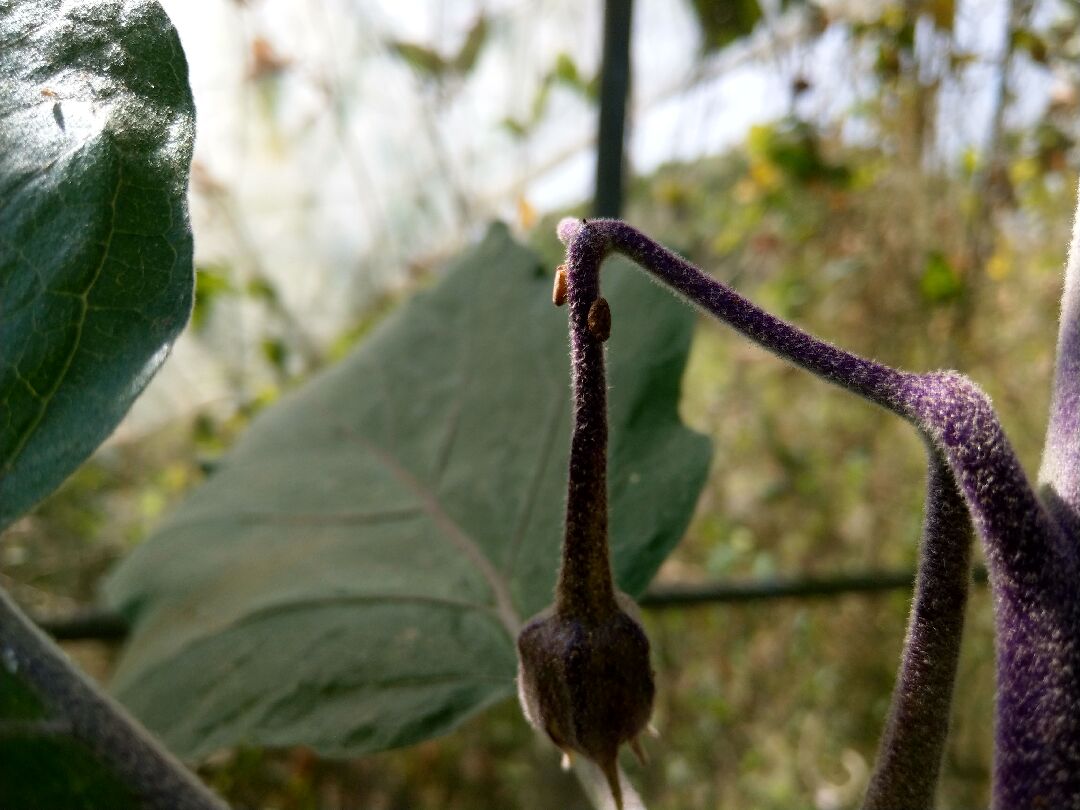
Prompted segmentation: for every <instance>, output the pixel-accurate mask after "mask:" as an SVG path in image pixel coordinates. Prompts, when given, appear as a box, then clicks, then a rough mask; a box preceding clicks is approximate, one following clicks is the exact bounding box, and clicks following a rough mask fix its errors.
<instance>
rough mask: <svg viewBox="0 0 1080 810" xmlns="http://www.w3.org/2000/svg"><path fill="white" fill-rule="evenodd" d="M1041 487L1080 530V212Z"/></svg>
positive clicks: (1057, 512) (1057, 513)
mask: <svg viewBox="0 0 1080 810" xmlns="http://www.w3.org/2000/svg"><path fill="white" fill-rule="evenodd" d="M1039 483H1040V484H1041V485H1042V487H1043V493H1044V496H1045V500H1046V502H1047V505H1048V506H1049V508H1050V509H1051V510H1052V511H1053V513H1054V517H1055V518H1057V519H1058V521H1059V522H1061V523H1062V524H1063V525H1065V526H1067V527H1069V529H1070V533H1071V534H1074V535H1075V534H1076V533H1077V530H1078V529H1080V207H1078V209H1077V218H1076V220H1075V222H1074V223H1073V234H1072V244H1071V245H1070V246H1069V259H1068V262H1067V263H1066V265H1065V289H1064V291H1063V292H1062V296H1061V322H1060V326H1059V329H1058V345H1057V365H1056V368H1055V370H1054V387H1053V395H1052V399H1051V403H1050V422H1049V424H1048V425H1047V429H1046V442H1045V444H1044V445H1043V457H1042V466H1041V468H1040V469H1039Z"/></svg>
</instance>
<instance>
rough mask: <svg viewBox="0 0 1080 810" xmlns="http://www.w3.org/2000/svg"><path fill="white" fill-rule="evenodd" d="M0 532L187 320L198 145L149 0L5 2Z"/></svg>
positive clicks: (93, 434) (131, 389)
mask: <svg viewBox="0 0 1080 810" xmlns="http://www.w3.org/2000/svg"><path fill="white" fill-rule="evenodd" d="M0 88H3V89H2V91H0V529H2V528H3V527H4V526H6V525H8V524H9V523H11V521H12V520H14V519H15V518H16V517H18V515H19V514H21V513H22V512H24V511H25V510H26V509H28V508H29V507H30V506H32V505H33V504H34V503H35V502H36V501H38V500H40V499H41V498H42V497H44V496H45V495H47V494H48V493H49V492H51V491H52V490H53V489H54V488H56V486H58V485H59V484H60V482H61V481H63V479H64V478H65V477H66V476H67V475H68V474H69V473H70V472H71V471H72V470H73V469H74V468H75V467H76V466H77V465H78V464H79V463H80V462H81V461H83V460H84V459H85V458H86V457H87V456H88V455H89V454H90V453H91V452H92V451H93V450H94V448H96V447H97V446H98V445H99V444H100V443H101V442H102V441H103V440H104V439H105V437H106V436H108V435H109V433H110V432H111V431H112V430H113V428H114V427H116V424H117V422H119V421H120V419H121V417H122V416H123V415H124V413H125V412H126V411H127V409H128V408H129V407H130V405H131V403H132V401H133V400H134V399H135V397H136V396H137V395H138V394H139V392H140V391H141V390H142V388H143V386H145V384H146V382H147V380H148V379H149V378H150V376H151V375H152V374H153V372H154V371H155V370H156V369H157V367H158V366H159V365H160V364H161V362H162V361H163V360H164V358H165V355H166V354H167V352H168V349H169V346H170V344H171V343H172V341H173V339H174V338H175V337H176V335H177V333H178V332H179V331H180V329H181V328H182V327H183V325H184V323H185V322H186V320H187V317H188V313H189V311H190V309H191V291H192V286H193V275H192V263H191V230H190V227H189V225H188V216H187V205H186V188H187V177H188V167H189V164H190V162H191V145H192V136H193V132H194V114H195V111H194V106H193V104H192V100H191V92H190V89H189V87H188V82H187V65H186V63H185V61H184V55H183V52H182V51H181V49H180V43H179V40H178V39H177V36H176V32H175V30H174V29H173V28H172V25H171V24H170V23H169V20H168V18H167V17H166V16H165V14H164V12H163V11H162V10H161V8H160V7H159V6H158V5H157V4H156V3H153V2H147V0H128V2H104V0H96V1H94V0H83V1H82V2H61V0H0Z"/></svg>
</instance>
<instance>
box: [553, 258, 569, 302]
mask: <svg viewBox="0 0 1080 810" xmlns="http://www.w3.org/2000/svg"><path fill="white" fill-rule="evenodd" d="M551 303H553V304H554V305H555V306H557V307H561V306H562V305H563V304H565V303H566V265H565V264H560V265H559V267H558V269H557V270H556V271H555V286H554V287H553V288H552V290H551Z"/></svg>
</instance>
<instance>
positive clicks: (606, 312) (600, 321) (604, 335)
mask: <svg viewBox="0 0 1080 810" xmlns="http://www.w3.org/2000/svg"><path fill="white" fill-rule="evenodd" d="M588 323H589V331H590V332H592V333H593V336H594V337H595V338H596V339H597V340H599V341H600V342H601V343H604V342H606V341H607V339H608V338H609V337H611V307H609V306H608V302H607V300H606V299H604V298H597V299H596V300H595V301H593V302H592V306H591V307H589V318H588Z"/></svg>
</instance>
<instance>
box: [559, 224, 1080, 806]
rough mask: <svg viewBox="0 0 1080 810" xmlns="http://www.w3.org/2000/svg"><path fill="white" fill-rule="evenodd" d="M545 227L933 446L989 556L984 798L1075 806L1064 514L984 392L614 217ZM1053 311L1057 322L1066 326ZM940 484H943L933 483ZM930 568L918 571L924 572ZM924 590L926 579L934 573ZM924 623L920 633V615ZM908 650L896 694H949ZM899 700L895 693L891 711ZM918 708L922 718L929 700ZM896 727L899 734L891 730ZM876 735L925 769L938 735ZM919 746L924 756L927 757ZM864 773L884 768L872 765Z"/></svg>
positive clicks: (1076, 660)
mask: <svg viewBox="0 0 1080 810" xmlns="http://www.w3.org/2000/svg"><path fill="white" fill-rule="evenodd" d="M558 232H559V236H560V238H562V239H563V240H564V241H565V242H567V244H568V249H569V253H570V255H571V256H574V255H575V254H578V255H583V256H585V255H587V256H588V257H589V259H590V261H596V262H597V264H598V263H599V261H600V260H602V258H603V257H604V256H605V255H607V254H608V253H610V252H612V251H618V252H620V253H624V254H625V255H627V256H629V257H630V258H631V259H633V260H634V261H636V262H637V263H638V264H640V265H641V266H642V267H644V268H645V269H646V270H647V271H649V272H650V273H652V274H653V275H655V276H656V277H657V278H658V279H659V280H660V281H662V282H663V283H665V284H667V285H669V286H671V287H673V288H674V289H675V290H677V291H678V292H680V293H681V294H682V295H684V296H686V297H687V298H688V299H689V300H690V301H691V302H693V303H694V304H696V305H698V306H700V307H701V308H703V309H705V310H706V311H708V312H709V313H711V314H712V315H714V316H715V317H717V318H718V319H719V320H721V321H723V322H724V323H726V324H728V325H729V326H731V327H733V328H734V329H736V330H737V331H739V332H741V333H742V334H743V335H745V336H746V337H749V338H750V339H751V340H753V341H755V342H756V343H759V344H760V345H762V346H764V347H765V348H767V349H769V350H770V351H772V352H774V353H775V354H777V355H779V356H780V357H783V358H785V359H787V360H789V361H791V362H793V363H795V364H797V365H799V366H802V367H803V368H805V369H807V370H809V371H811V372H813V373H814V374H816V375H818V376H820V377H822V378H824V379H826V380H828V381H829V382H832V383H834V384H836V385H839V386H841V387H843V388H847V389H848V390H851V391H854V392H855V393H857V394H859V395H861V396H863V397H865V398H866V399H869V400H870V401H872V402H876V403H877V404H879V405H881V406H883V407H885V408H887V409H889V410H890V411H892V412H893V413H896V414H897V415H899V416H902V417H903V418H905V419H906V420H908V421H909V422H911V423H912V424H913V425H914V426H915V427H916V428H917V429H918V430H919V431H920V433H921V434H922V435H923V437H924V438H925V440H926V441H927V443H928V446H929V448H930V452H931V455H932V456H935V455H938V454H940V455H941V457H943V458H944V459H945V461H946V463H947V465H948V471H949V473H950V475H951V478H952V480H953V482H954V483H953V485H954V486H955V487H956V489H957V491H958V492H959V493H960V494H962V496H963V499H964V501H965V502H966V504H967V508H968V509H969V510H970V514H971V516H972V518H973V520H974V524H975V528H976V530H977V531H978V533H979V536H980V538H981V540H982V544H983V548H984V551H985V554H986V558H987V563H988V566H989V569H990V580H991V586H992V588H993V594H994V613H995V625H996V631H997V651H998V655H997V658H998V704H997V724H996V752H995V766H994V773H995V785H994V807H995V808H1000V809H1001V810H1012V809H1013V808H1038V807H1046V808H1077V810H1080V650H1078V646H1080V645H1078V643H1077V642H1078V639H1080V587H1078V586H1077V574H1078V573H1080V572H1078V571H1077V567H1078V566H1077V556H1076V549H1075V546H1074V543H1073V542H1072V537H1070V536H1066V534H1065V531H1064V530H1063V526H1067V525H1069V524H1067V523H1063V522H1061V521H1058V520H1055V519H1052V518H1051V517H1050V515H1049V513H1048V512H1047V511H1046V510H1045V509H1044V508H1043V506H1042V504H1041V503H1040V501H1039V500H1038V498H1037V497H1036V496H1035V493H1034V491H1033V490H1032V488H1031V486H1030V484H1029V483H1028V481H1027V478H1026V476H1025V475H1024V472H1023V470H1022V469H1021V467H1020V464H1019V462H1018V461H1017V459H1016V455H1015V453H1014V452H1013V450H1012V448H1011V447H1010V445H1009V443H1008V440H1007V439H1006V437H1005V435H1004V432H1003V431H1002V429H1001V425H1000V423H999V421H998V419H997V416H996V414H995V413H994V411H993V408H992V406H991V404H990V400H989V398H988V397H987V396H986V395H985V394H984V393H983V392H982V391H981V390H979V388H978V387H977V386H976V385H975V384H974V383H972V382H971V381H970V380H968V379H967V378H966V377H964V376H963V375H961V374H958V373H956V372H931V373H927V374H909V373H905V372H901V371H897V370H895V369H891V368H889V367H888V366H884V365H882V364H880V363H876V362H874V361H872V360H867V359H865V358H862V357H858V356H857V355H854V354H851V353H849V352H846V351H843V350H842V349H839V348H837V347H835V346H833V345H831V344H829V343H826V342H824V341H821V340H818V339H817V338H815V337H813V336H811V335H809V334H807V333H806V332H803V331H802V330H800V329H797V328H795V327H793V326H791V325H790V324H787V323H785V322H784V321H782V320H780V319H778V318H775V317H773V316H772V315H769V314H768V313H767V312H765V311H764V310H762V309H761V308H759V307H757V306H755V305H754V304H752V303H750V302H749V301H748V300H747V299H745V298H743V297H742V296H740V295H738V294H737V293H735V292H734V291H732V290H730V289H729V288H728V287H726V286H724V285H723V284H721V283H720V282H718V281H716V280H714V279H712V278H710V277H709V276H707V275H705V274H704V273H702V272H701V271H700V270H698V269H697V268H695V267H694V266H693V265H691V264H690V263H689V262H686V261H685V260H683V259H682V258H680V257H679V256H676V255H675V254H673V253H671V252H670V251H668V250H666V249H664V248H663V247H661V246H660V245H658V244H656V243H655V242H653V241H652V240H651V239H649V238H648V237H646V236H645V235H644V234H642V233H640V232H639V231H637V230H635V229H634V228H631V227H630V226H629V225H626V224H624V223H622V222H618V221H615V220H592V221H589V222H588V223H585V222H582V221H574V220H563V221H562V222H561V223H560V224H559V229H558ZM1075 255H1076V254H1075V251H1074V256H1075ZM1072 286H1073V285H1072V284H1071V283H1070V284H1067V292H1066V299H1067V300H1066V306H1065V313H1064V314H1063V333H1067V334H1068V338H1067V339H1065V340H1063V353H1064V354H1066V355H1070V356H1069V357H1066V358H1065V360H1063V361H1062V363H1063V365H1059V383H1058V386H1057V389H1056V391H1055V401H1059V400H1060V401H1062V402H1063V403H1064V404H1063V405H1062V409H1061V413H1062V416H1061V417H1060V419H1061V420H1062V421H1061V427H1060V429H1058V430H1057V431H1055V423H1054V422H1052V423H1051V434H1052V435H1055V436H1057V435H1060V436H1061V439H1060V441H1061V442H1062V443H1063V444H1064V445H1065V446H1066V450H1067V453H1072V454H1073V455H1068V454H1067V453H1065V452H1064V451H1062V452H1063V455H1061V456H1060V458H1061V459H1063V460H1062V461H1061V462H1060V465H1061V466H1062V467H1063V469H1067V470H1068V471H1069V472H1070V475H1072V474H1075V472H1076V470H1077V467H1076V466H1075V462H1076V461H1077V458H1076V457H1075V456H1076V454H1077V453H1078V452H1080V451H1078V450H1077V448H1078V447H1080V443H1077V442H1078V441H1080V440H1078V439H1077V434H1076V431H1075V426H1076V423H1075V421H1069V418H1072V417H1070V415H1071V414H1074V412H1075V398H1076V397H1077V396H1078V394H1077V391H1080V378H1078V377H1077V376H1076V374H1075V372H1074V370H1070V369H1072V368H1073V367H1072V366H1069V365H1067V364H1068V363H1076V362H1077V361H1076V357H1078V356H1080V336H1078V335H1077V334H1076V333H1075V332H1069V331H1068V330H1069V329H1075V318H1074V317H1073V316H1072V314H1070V313H1072V307H1073V304H1072V302H1071V299H1070V293H1069V290H1071V289H1072ZM1064 324H1069V325H1070V326H1069V327H1068V329H1067V328H1066V326H1065V325H1064ZM1069 341H1072V342H1071V343H1070V342H1069ZM1062 368H1065V369H1066V371H1065V372H1062V371H1061V369H1062ZM1062 376H1064V377H1065V378H1066V382H1065V383H1063V382H1062V381H1061V379H1060V378H1061V377H1062ZM1069 397H1072V398H1073V399H1069ZM1070 442H1073V443H1074V444H1070ZM1070 448H1071V449H1070ZM1057 463H1058V462H1053V463H1051V464H1050V465H1049V466H1050V467H1051V468H1053V467H1054V465H1055V464H1057ZM1046 466H1047V465H1044V469H1045V468H1046ZM940 469H941V471H942V472H943V471H944V468H940ZM1054 480H1055V481H1057V479H1054ZM1069 480H1072V479H1071V478H1069ZM1056 485H1057V486H1059V487H1062V488H1061V489H1059V490H1058V492H1059V495H1060V496H1061V497H1062V498H1063V499H1064V498H1065V497H1066V492H1067V488H1065V487H1063V485H1061V484H1060V483H1057V484H1056ZM942 497H944V498H948V497H949V496H948V494H947V493H944V494H942ZM930 506H931V508H933V505H932V504H931V505H930ZM1070 534H1071V532H1070ZM957 537H958V536H957ZM943 539H944V538H943ZM955 539H957V538H956V537H954V540H955ZM961 542H963V541H961ZM938 553H940V550H933V551H930V550H927V549H924V555H923V560H924V563H926V564H930V561H931V560H932V559H934V558H935V557H936V555H937V554H938ZM938 575H939V574H935V573H932V571H930V570H928V571H927V572H926V576H927V577H929V578H931V579H933V578H934V577H935V576H938ZM920 578H921V579H923V577H922V575H920ZM931 590H933V591H936V585H935V586H934V588H932V589H931ZM950 604H951V610H952V611H953V614H952V615H953V618H952V621H960V618H961V617H962V611H963V600H962V599H959V600H956V601H955V602H953V603H950ZM944 607H945V608H948V607H949V606H948V605H945V606H944ZM916 608H917V609H918V603H917V605H916ZM939 621H940V617H939ZM914 630H915V631H918V630H919V628H918V627H916V628H914ZM924 630H925V631H926V632H929V628H924ZM918 663H919V662H918V660H917V656H905V658H904V660H903V662H902V669H901V673H900V677H899V681H900V683H901V684H904V683H905V682H917V683H920V684H925V686H926V689H927V691H926V693H925V694H923V695H914V694H910V693H907V692H905V691H904V690H903V689H901V690H900V691H899V692H898V695H899V696H900V697H901V698H903V699H906V700H908V701H910V702H917V701H919V700H922V701H925V702H926V703H927V704H928V705H934V706H938V707H941V706H946V705H948V702H949V694H948V691H949V690H945V689H944V688H943V687H942V686H941V684H942V683H944V682H945V681H946V680H949V679H946V678H940V677H936V676H935V677H933V678H928V677H927V673H926V671H922V672H919V671H917V669H918V667H917V664H918ZM924 663H925V662H924ZM931 666H932V668H934V669H938V668H940V671H941V672H942V673H945V674H948V673H949V672H950V671H952V670H954V669H955V660H949V659H946V660H942V661H933V662H931ZM950 678H951V676H950ZM935 690H936V691H935ZM909 710H910V708H909V709H904V708H903V707H895V706H894V712H897V711H909ZM923 716H924V717H925V718H932V716H931V715H930V714H929V713H924V714H923ZM947 725H948V712H946V711H940V712H938V713H937V728H935V729H934V731H933V734H934V735H935V736H937V735H940V736H942V737H943V735H944V733H945V730H946V729H947ZM923 733H924V734H927V733H930V732H929V731H928V730H924V732H923ZM904 739H908V742H907V743H904V742H902V741H903V740H904ZM919 739H920V741H921V740H922V739H924V738H922V737H920V738H919ZM890 740H892V742H891V743H890V742H889V741H890ZM886 743H887V745H889V744H891V745H893V746H894V749H893V750H892V751H891V752H889V754H888V756H889V757H891V758H892V760H893V761H897V762H899V761H903V762H908V763H909V765H906V766H905V768H910V767H912V766H911V765H910V763H911V762H914V761H916V760H920V758H921V760H922V765H921V767H922V768H923V769H925V770H926V771H929V772H936V770H937V768H938V766H939V761H938V758H939V755H940V748H939V747H935V746H930V747H929V748H926V747H921V748H919V749H918V750H915V749H912V750H911V751H907V752H902V751H899V750H898V749H897V748H896V746H900V745H912V744H913V741H912V740H910V739H909V738H908V737H905V736H904V735H899V736H893V737H891V738H887V739H886ZM920 751H921V752H922V753H920ZM931 758H933V759H934V761H932V762H931V761H929V760H930V759H931ZM886 767H887V766H886ZM916 767H918V766H916ZM876 778H878V779H888V778H891V777H889V775H888V774H884V775H883V774H882V773H881V771H880V770H879V772H878V775H877V777H876ZM878 801H879V802H881V803H880V804H879V806H886V805H885V804H884V801H883V800H882V799H878ZM899 801H900V799H899V798H898V799H897V802H899Z"/></svg>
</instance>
